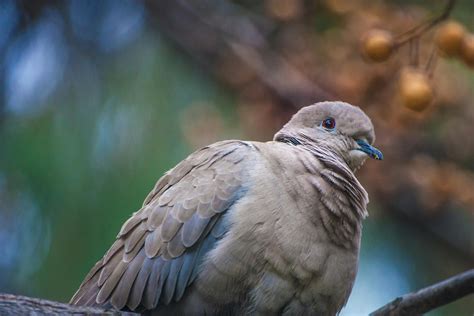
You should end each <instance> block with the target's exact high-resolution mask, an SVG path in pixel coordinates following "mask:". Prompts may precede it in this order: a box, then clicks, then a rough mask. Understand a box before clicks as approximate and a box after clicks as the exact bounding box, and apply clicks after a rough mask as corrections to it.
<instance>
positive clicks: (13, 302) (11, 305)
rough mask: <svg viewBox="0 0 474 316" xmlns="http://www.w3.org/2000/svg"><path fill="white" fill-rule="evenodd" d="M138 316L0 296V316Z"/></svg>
mask: <svg viewBox="0 0 474 316" xmlns="http://www.w3.org/2000/svg"><path fill="white" fill-rule="evenodd" d="M58 314H63V315H64V314H69V315H71V314H73V315H114V316H119V315H123V316H125V315H127V316H131V315H138V314H135V313H130V312H120V311H116V310H112V309H105V308H100V307H90V306H75V305H69V304H65V303H59V302H54V301H49V300H44V299H39V298H31V297H26V296H20V295H12V294H0V315H2V316H6V315H58Z"/></svg>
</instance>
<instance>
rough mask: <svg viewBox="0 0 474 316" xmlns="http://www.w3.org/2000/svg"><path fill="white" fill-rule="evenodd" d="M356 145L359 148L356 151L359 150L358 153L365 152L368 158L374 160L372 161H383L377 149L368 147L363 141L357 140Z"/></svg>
mask: <svg viewBox="0 0 474 316" xmlns="http://www.w3.org/2000/svg"><path fill="white" fill-rule="evenodd" d="M356 143H357V144H358V145H359V146H360V147H359V148H357V149H358V150H360V151H363V152H365V153H366V154H367V155H369V157H370V158H374V159H377V160H382V159H383V154H382V152H381V151H380V150H378V149H377V148H375V147H373V146H371V145H369V143H367V142H366V141H364V140H362V139H358V140H356Z"/></svg>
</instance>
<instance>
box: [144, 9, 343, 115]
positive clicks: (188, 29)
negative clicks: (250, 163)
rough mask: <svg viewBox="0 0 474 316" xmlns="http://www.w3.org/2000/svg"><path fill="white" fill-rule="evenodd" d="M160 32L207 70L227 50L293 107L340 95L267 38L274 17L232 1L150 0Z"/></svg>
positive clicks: (212, 66) (331, 98)
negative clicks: (250, 11)
mask: <svg viewBox="0 0 474 316" xmlns="http://www.w3.org/2000/svg"><path fill="white" fill-rule="evenodd" d="M146 3H147V5H148V8H149V11H150V12H152V14H153V17H154V21H155V22H156V23H157V24H158V25H159V29H160V31H161V33H162V34H164V35H165V36H167V37H168V38H169V39H171V40H172V41H173V42H174V43H176V44H177V45H178V46H179V47H180V48H181V49H182V50H184V51H185V52H187V53H188V54H189V55H190V56H191V57H192V58H193V59H194V60H196V61H198V62H199V63H200V64H202V65H204V66H205V67H206V68H207V69H209V68H214V67H215V61H216V60H218V59H219V58H220V57H222V54H226V53H228V52H229V51H230V52H232V53H233V54H234V55H235V57H236V59H237V60H236V62H241V63H243V65H245V67H247V68H249V69H252V70H253V71H254V72H255V73H256V77H257V80H258V81H259V82H260V83H261V84H263V85H264V86H265V87H267V88H268V89H269V90H270V91H272V92H273V93H274V94H275V95H276V96H277V97H278V98H279V99H280V100H281V101H283V102H284V103H286V104H289V105H291V106H294V107H300V106H302V105H305V104H311V103H314V102H316V101H323V100H333V99H337V98H336V97H335V96H334V94H333V93H331V92H329V90H328V88H327V87H322V86H321V85H320V83H317V82H314V81H313V80H310V79H308V78H307V77H306V76H305V75H304V74H303V73H302V72H301V71H299V70H298V69H296V68H295V67H293V65H291V64H290V63H289V62H288V61H287V60H286V59H285V58H284V57H283V56H282V55H281V54H279V53H278V52H277V51H276V50H274V49H273V48H272V47H271V45H270V43H269V42H268V41H267V40H266V37H267V36H268V33H270V32H271V30H272V28H273V27H274V26H272V24H271V22H268V21H266V20H265V19H264V18H263V17H260V16H257V15H249V14H248V13H247V12H245V11H243V10H244V9H242V8H241V7H239V6H238V5H237V4H235V3H232V2H230V1H218V2H217V1H216V2H213V1H203V2H200V3H199V5H197V4H196V3H195V2H193V1H182V0H181V1H147V2H146Z"/></svg>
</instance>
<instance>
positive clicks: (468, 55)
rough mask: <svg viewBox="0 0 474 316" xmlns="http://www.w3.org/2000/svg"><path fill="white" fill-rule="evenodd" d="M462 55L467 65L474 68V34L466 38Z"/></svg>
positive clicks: (462, 46) (463, 42) (462, 47)
mask: <svg viewBox="0 0 474 316" xmlns="http://www.w3.org/2000/svg"><path fill="white" fill-rule="evenodd" d="M460 55H461V58H462V60H463V61H464V62H465V63H466V65H468V66H469V67H471V68H474V34H467V35H466V36H464V38H463V41H462V45H461V51H460Z"/></svg>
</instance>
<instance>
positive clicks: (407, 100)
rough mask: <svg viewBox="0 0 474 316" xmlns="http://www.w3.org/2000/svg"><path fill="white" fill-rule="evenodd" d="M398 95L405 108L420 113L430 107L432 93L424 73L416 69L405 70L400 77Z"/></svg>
mask: <svg viewBox="0 0 474 316" xmlns="http://www.w3.org/2000/svg"><path fill="white" fill-rule="evenodd" d="M400 95H401V97H402V101H403V104H404V105H405V106H406V107H407V108H409V109H411V110H414V111H417V112H421V111H423V110H424V109H426V108H427V107H428V106H429V105H430V103H431V101H432V100H433V96H434V93H433V88H432V86H431V83H430V81H429V79H428V77H427V76H426V74H425V73H423V72H422V71H420V70H417V69H405V70H404V71H402V73H401V75H400Z"/></svg>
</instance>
